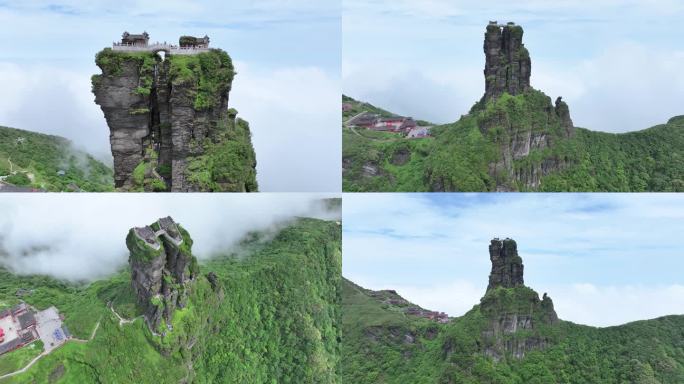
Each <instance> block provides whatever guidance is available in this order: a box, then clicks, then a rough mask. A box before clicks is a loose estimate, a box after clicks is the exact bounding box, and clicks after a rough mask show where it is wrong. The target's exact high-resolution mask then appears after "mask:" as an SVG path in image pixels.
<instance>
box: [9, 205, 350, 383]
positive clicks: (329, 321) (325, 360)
mask: <svg viewBox="0 0 684 384" xmlns="http://www.w3.org/2000/svg"><path fill="white" fill-rule="evenodd" d="M119 235H121V234H119ZM341 236H342V234H341V226H340V225H339V223H336V222H334V221H323V220H317V219H310V218H301V219H298V220H296V221H295V222H292V223H290V224H289V225H288V226H287V227H285V228H283V229H282V230H280V231H279V232H278V233H276V234H273V233H271V232H268V233H266V232H253V233H250V234H249V235H248V236H247V237H246V238H245V239H244V240H243V241H242V242H241V244H240V247H239V249H235V250H233V251H225V252H224V253H223V254H220V255H217V256H216V257H215V258H213V259H212V260H210V261H206V262H201V261H198V260H197V259H196V258H195V257H194V256H193V254H192V247H193V240H192V238H191V237H190V234H189V233H188V232H187V231H186V230H185V229H184V228H183V227H182V226H181V225H180V224H175V223H173V222H172V221H170V218H166V219H160V220H159V221H158V222H155V223H154V224H152V225H151V226H149V227H141V228H137V229H132V230H131V231H130V232H129V236H128V237H127V239H126V243H127V246H128V248H129V251H130V258H129V263H130V266H129V267H128V268H126V269H125V270H123V271H121V272H120V273H117V274H115V275H113V276H111V277H109V278H105V279H100V280H98V281H95V282H92V283H89V284H72V283H66V282H62V281H58V280H55V279H52V278H49V277H46V276H18V275H15V274H13V273H11V272H10V271H8V270H5V269H2V268H0V313H1V312H3V311H4V310H5V309H8V308H12V307H14V306H15V305H16V304H17V303H19V302H20V301H25V302H26V303H28V304H29V305H30V306H32V307H35V309H36V310H45V309H47V308H49V307H51V306H54V307H56V309H57V310H58V311H59V313H60V314H61V315H63V316H64V326H65V327H64V328H63V329H68V330H69V332H70V334H71V336H72V338H71V339H69V340H67V341H66V342H65V343H64V344H63V345H61V346H59V347H58V348H55V349H54V350H52V351H51V352H50V353H49V354H47V355H45V356H43V357H41V358H40V359H39V360H38V361H37V362H36V363H35V364H34V365H32V366H30V367H29V368H28V369H27V370H26V371H25V372H19V373H18V374H17V375H15V376H11V377H9V378H5V379H1V378H0V382H2V383H5V382H7V383H160V384H161V383H337V382H339V380H338V369H339V368H338V363H339V359H340V352H339V348H340V302H341V293H340V282H341V270H342V254H341ZM143 239H144V240H143ZM148 240H149V241H148ZM121 241H122V242H123V241H124V239H123V237H122V239H121ZM0 256H1V254H0ZM42 350H43V344H42V343H40V342H37V344H35V345H33V346H31V345H29V346H25V347H22V348H20V349H17V350H15V351H13V352H9V353H8V354H5V355H0V377H2V376H3V375H5V374H8V373H11V372H16V371H18V370H20V369H21V368H23V367H25V366H26V365H27V364H28V363H29V362H30V361H31V360H32V359H34V358H35V357H36V356H37V355H38V354H40V353H41V352H42Z"/></svg>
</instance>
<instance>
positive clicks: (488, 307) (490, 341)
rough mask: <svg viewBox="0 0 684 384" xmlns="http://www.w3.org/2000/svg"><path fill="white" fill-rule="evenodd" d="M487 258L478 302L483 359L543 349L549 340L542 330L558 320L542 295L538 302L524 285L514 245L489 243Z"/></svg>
mask: <svg viewBox="0 0 684 384" xmlns="http://www.w3.org/2000/svg"><path fill="white" fill-rule="evenodd" d="M489 258H490V260H491V262H492V271H491V273H490V275H489V286H488V287H487V293H486V294H485V296H484V297H483V298H482V299H481V300H480V312H481V313H482V314H483V315H484V316H485V318H486V319H487V326H486V327H485V329H484V330H483V331H482V337H483V339H484V342H485V346H484V353H485V355H486V356H489V357H491V358H493V359H494V360H501V359H503V358H505V357H506V356H512V357H514V358H516V359H520V358H523V357H524V356H525V353H526V352H528V351H530V350H534V349H544V348H546V347H547V346H548V345H549V344H550V343H552V342H553V340H552V339H551V338H550V337H549V336H548V334H547V333H545V332H544V328H545V327H547V326H548V325H551V324H555V323H557V322H558V316H557V315H556V312H555V310H554V308H553V301H551V298H550V297H548V296H547V295H546V293H545V294H544V296H543V298H542V299H541V300H540V299H539V295H538V294H537V292H535V291H534V290H532V289H530V288H528V287H526V286H525V285H524V281H523V263H522V258H521V257H520V256H519V255H518V250H517V245H516V243H515V241H514V240H512V239H505V240H503V241H502V240H499V239H493V240H492V241H491V243H490V245H489Z"/></svg>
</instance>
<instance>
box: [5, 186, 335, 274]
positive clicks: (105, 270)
mask: <svg viewBox="0 0 684 384" xmlns="http://www.w3.org/2000/svg"><path fill="white" fill-rule="evenodd" d="M318 197H321V196H317V195H312V194H282V193H280V194H267V193H262V194H162V195H158V194H155V195H149V194H77V195H62V194H41V195H32V194H31V195H27V194H13V195H7V196H3V199H2V200H0V213H1V214H0V265H2V266H5V267H8V268H10V269H11V270H12V271H14V272H16V273H20V274H31V273H37V274H47V275H51V276H55V277H57V278H63V279H69V280H81V279H86V280H91V279H97V278H100V277H103V276H106V275H107V274H110V273H112V272H114V271H116V269H117V268H119V267H121V266H123V265H125V264H126V262H127V259H128V251H127V249H126V245H125V238H126V234H127V233H128V230H129V229H130V228H131V227H134V226H142V225H147V224H150V223H152V222H154V221H155V220H157V219H158V218H159V217H165V216H168V215H171V216H172V217H173V218H174V219H175V220H176V221H177V222H179V223H181V224H182V225H183V226H184V227H185V228H186V229H187V230H188V232H189V233H190V236H192V238H193V240H194V245H193V253H194V254H195V255H196V256H197V257H199V258H202V259H207V258H209V257H211V256H212V255H213V254H214V253H215V252H220V251H222V250H225V249H227V248H229V247H230V246H232V245H233V244H234V243H235V242H236V241H238V240H239V239H240V238H241V237H242V236H244V235H245V234H246V233H247V232H248V231H252V230H260V229H269V228H274V227H275V226H277V225H278V224H279V223H282V222H284V221H286V220H290V219H292V218H293V217H295V216H310V217H321V218H331V217H330V213H327V212H323V211H321V210H320V205H316V204H313V201H314V200H315V199H316V198H318ZM46 212H49V214H46ZM3 250H4V251H6V252H7V255H5V256H3V255H2V251H3Z"/></svg>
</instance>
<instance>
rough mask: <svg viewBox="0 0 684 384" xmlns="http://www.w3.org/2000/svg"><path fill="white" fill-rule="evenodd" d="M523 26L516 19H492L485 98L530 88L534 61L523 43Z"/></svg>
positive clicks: (487, 41) (486, 45) (487, 37)
mask: <svg viewBox="0 0 684 384" xmlns="http://www.w3.org/2000/svg"><path fill="white" fill-rule="evenodd" d="M522 37H523V29H522V27H521V26H519V25H515V24H514V23H508V24H506V25H500V24H498V23H497V22H496V21H490V22H489V25H487V32H486V33H485V41H484V53H485V57H486V62H485V69H484V75H485V95H484V99H485V101H487V100H490V99H495V98H497V97H499V96H501V95H502V94H503V93H504V92H507V93H509V94H511V95H517V94H519V93H522V92H524V91H526V90H527V89H528V88H530V73H531V71H532V62H531V61H530V54H529V52H527V48H525V45H524V44H523V43H522Z"/></svg>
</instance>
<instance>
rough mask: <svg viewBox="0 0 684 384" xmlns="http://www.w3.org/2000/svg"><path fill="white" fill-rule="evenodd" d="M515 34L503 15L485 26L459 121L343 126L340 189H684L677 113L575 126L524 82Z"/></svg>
mask: <svg viewBox="0 0 684 384" xmlns="http://www.w3.org/2000/svg"><path fill="white" fill-rule="evenodd" d="M522 36H523V30H522V27H520V26H517V25H512V24H510V23H509V24H507V25H504V26H499V25H498V24H494V25H492V24H490V25H488V26H487V32H486V33H485V44H484V50H485V55H486V64H485V71H484V73H485V94H484V96H483V97H482V98H481V99H480V100H479V101H478V102H476V103H475V104H474V106H473V107H472V108H471V109H470V111H469V112H468V113H467V114H466V115H462V117H461V118H460V119H459V120H458V121H456V122H454V123H450V124H443V125H439V126H435V127H432V128H431V130H430V133H431V135H432V136H434V139H421V140H414V139H411V140H408V139H401V138H398V137H397V138H393V140H391V141H390V140H374V139H373V138H372V137H371V138H364V137H363V135H352V132H351V129H350V128H343V162H342V163H343V190H344V191H348V192H353V191H356V192H361V191H397V192H399V191H404V192H409V191H416V192H422V191H426V192H427V191H431V192H453V191H543V192H552V191H586V192H593V191H615V192H617V191H624V192H643V191H672V192H676V191H684V119H682V118H681V116H675V117H672V118H670V119H669V120H668V122H667V123H665V124H659V125H656V126H654V127H651V128H647V129H644V130H640V131H632V132H626V133H620V134H609V133H604V132H599V131H590V130H587V129H583V128H578V127H575V126H574V124H573V123H572V119H571V117H570V108H569V106H568V104H567V103H565V102H564V101H563V100H562V98H561V97H558V98H557V99H556V100H555V102H552V99H551V98H550V97H548V96H547V95H545V94H544V93H543V92H541V91H539V90H536V89H534V88H533V87H532V86H531V85H529V76H530V70H531V63H528V60H529V52H527V49H526V48H525V47H524V45H523V44H522ZM345 98H346V100H347V102H350V101H351V100H353V99H351V98H349V97H348V96H345ZM357 103H360V102H357ZM390 113H391V112H390ZM398 153H400V154H401V156H400V158H402V159H405V160H403V161H401V162H397V161H395V160H394V159H395V158H396V157H397V154H398Z"/></svg>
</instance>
